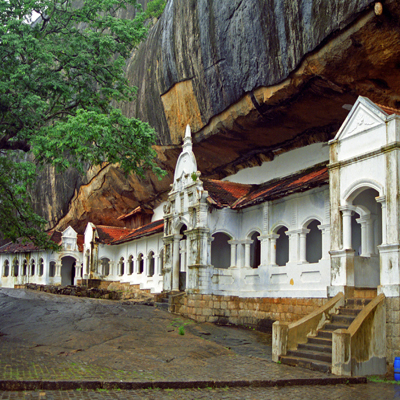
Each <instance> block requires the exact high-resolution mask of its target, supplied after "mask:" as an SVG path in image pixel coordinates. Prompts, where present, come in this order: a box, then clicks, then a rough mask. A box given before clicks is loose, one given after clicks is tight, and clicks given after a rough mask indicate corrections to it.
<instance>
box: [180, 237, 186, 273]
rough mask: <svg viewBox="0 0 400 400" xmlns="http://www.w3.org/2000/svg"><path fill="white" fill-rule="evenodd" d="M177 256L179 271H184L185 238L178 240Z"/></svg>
mask: <svg viewBox="0 0 400 400" xmlns="http://www.w3.org/2000/svg"><path fill="white" fill-rule="evenodd" d="M179 256H180V259H181V262H180V272H186V240H185V239H182V240H181V241H180V242H179Z"/></svg>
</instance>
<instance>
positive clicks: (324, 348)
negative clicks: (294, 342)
mask: <svg viewBox="0 0 400 400" xmlns="http://www.w3.org/2000/svg"><path fill="white" fill-rule="evenodd" d="M297 350H301V351H302V350H308V351H318V352H320V353H328V354H331V355H332V341H329V344H319V343H310V342H307V343H300V344H299V345H298V346H297Z"/></svg>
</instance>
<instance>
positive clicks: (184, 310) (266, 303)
mask: <svg viewBox="0 0 400 400" xmlns="http://www.w3.org/2000/svg"><path fill="white" fill-rule="evenodd" d="M327 301H328V299H315V298H260V297H255V298H241V297H237V296H220V295H203V294H184V295H176V296H172V297H171V298H170V311H171V312H173V313H176V314H181V315H183V316H186V317H188V318H191V319H194V320H195V321H198V322H215V323H221V324H234V325H246V326H252V327H256V328H257V329H260V330H270V329H271V327H272V323H273V322H274V321H277V320H279V321H287V322H293V321H297V320H298V319H300V318H302V317H304V316H305V315H308V314H310V313H311V312H312V311H314V310H316V309H317V308H319V307H321V306H322V305H323V304H325V303H326V302H327Z"/></svg>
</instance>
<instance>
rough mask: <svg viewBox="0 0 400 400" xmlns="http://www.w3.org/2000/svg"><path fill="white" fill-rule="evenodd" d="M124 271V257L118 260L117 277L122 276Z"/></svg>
mask: <svg viewBox="0 0 400 400" xmlns="http://www.w3.org/2000/svg"><path fill="white" fill-rule="evenodd" d="M124 271H125V261H124V257H121V258H120V259H119V275H123V274H124Z"/></svg>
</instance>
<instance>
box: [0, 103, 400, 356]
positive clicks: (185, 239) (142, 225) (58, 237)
mask: <svg viewBox="0 0 400 400" xmlns="http://www.w3.org/2000/svg"><path fill="white" fill-rule="evenodd" d="M399 150H400V112H399V111H397V110H394V109H391V108H388V107H384V106H380V105H377V104H374V103H372V102H371V101H370V100H369V99H367V98H364V97H359V98H358V100H357V101H356V103H355V104H354V106H353V107H352V109H351V111H350V112H349V114H348V116H347V118H346V120H345V121H344V122H343V124H342V126H341V128H340V129H339V131H338V132H337V134H336V136H335V138H334V139H333V140H331V141H330V142H329V143H317V144H313V145H310V146H307V147H304V148H299V149H295V150H292V151H290V152H287V153H284V154H281V155H276V157H275V159H274V160H273V161H271V162H267V163H264V164H263V165H262V166H260V167H255V168H250V169H247V170H242V171H240V172H239V173H237V174H236V175H233V176H230V177H227V178H225V179H224V180H212V179H203V178H202V177H201V173H200V172H199V171H198V170H197V163H196V157H195V154H194V153H193V149H192V138H191V133H190V128H189V126H188V127H187V129H186V133H185V137H184V142H183V148H182V152H181V154H180V156H179V158H178V160H177V164H176V169H175V174H174V182H173V184H172V188H171V191H170V193H169V195H168V200H167V201H166V202H165V203H163V204H162V205H161V206H160V207H159V208H158V209H156V210H149V209H147V208H146V207H144V206H140V207H138V208H137V209H135V210H133V211H132V212H131V213H129V214H126V215H124V216H121V217H120V219H121V220H122V221H125V222H126V224H125V225H126V227H125V228H121V227H108V226H96V225H94V224H91V223H89V224H88V225H87V228H86V230H85V232H84V234H82V235H78V234H77V233H76V232H75V231H74V230H73V229H72V228H71V227H70V228H67V229H66V230H65V231H64V232H62V233H58V232H52V233H51V235H52V240H54V241H55V242H56V243H59V244H60V245H61V250H60V251H59V252H57V253H54V252H53V253H52V252H46V251H41V250H40V249H37V248H35V247H34V246H32V245H30V244H22V243H15V244H7V245H5V246H3V247H1V248H0V266H1V268H2V270H1V286H2V287H15V286H16V285H22V284H24V283H27V282H34V283H39V284H58V285H67V284H77V283H79V282H81V281H82V280H85V279H101V280H108V281H119V282H126V283H131V284H136V285H140V287H141V288H143V289H149V290H151V291H152V292H153V293H160V292H162V291H164V292H168V293H171V294H174V298H173V300H172V302H171V304H172V311H175V312H177V313H181V314H183V315H186V316H189V317H191V318H194V319H196V320H198V321H211V322H215V321H222V320H223V321H226V322H230V323H233V324H251V325H259V324H260V323H261V324H262V323H266V324H268V321H276V320H278V321H287V322H291V321H296V320H298V319H299V318H301V317H303V316H305V315H307V314H309V313H310V312H312V311H313V310H315V309H317V308H318V307H320V306H321V305H323V304H325V303H326V302H327V301H328V299H330V298H333V297H334V296H336V295H337V294H338V293H344V294H345V295H351V293H352V292H354V290H355V289H357V288H363V289H371V290H375V291H376V294H377V295H379V294H383V295H384V296H385V298H386V300H385V301H386V321H387V324H386V326H387V332H386V333H385V335H386V336H387V338H389V337H390V341H389V339H388V340H387V343H388V344H387V354H388V358H389V361H390V359H393V357H394V355H395V351H396V349H397V348H399V344H400V334H397V333H396V332H397V331H399V327H400V326H399V321H398V318H396V317H394V315H395V313H396V312H398V310H400V269H399V268H400V266H399V254H400V229H399V228H400V224H399V218H400V215H399V214H400V202H399V193H400V187H399V182H400V179H399V174H400V152H399ZM266 321H267V322H266ZM396 329H397V331H396ZM389 342H390V343H389Z"/></svg>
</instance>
